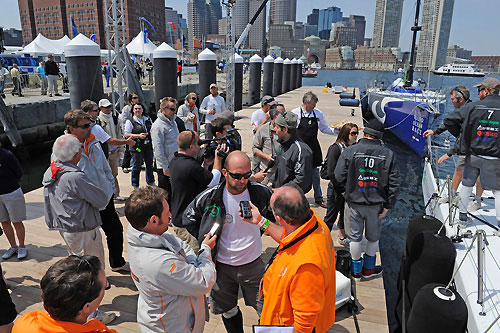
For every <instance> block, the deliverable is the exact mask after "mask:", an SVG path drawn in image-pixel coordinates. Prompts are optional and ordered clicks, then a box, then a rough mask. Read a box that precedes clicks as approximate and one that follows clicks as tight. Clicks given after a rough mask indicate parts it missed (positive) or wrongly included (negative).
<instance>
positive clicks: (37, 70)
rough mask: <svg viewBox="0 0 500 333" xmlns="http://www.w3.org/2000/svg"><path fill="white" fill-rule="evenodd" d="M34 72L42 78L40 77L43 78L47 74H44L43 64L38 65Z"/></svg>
mask: <svg viewBox="0 0 500 333" xmlns="http://www.w3.org/2000/svg"><path fill="white" fill-rule="evenodd" d="M36 73H37V74H38V75H40V78H42V79H44V78H46V77H47V76H46V75H45V68H43V66H38V67H37V68H36Z"/></svg>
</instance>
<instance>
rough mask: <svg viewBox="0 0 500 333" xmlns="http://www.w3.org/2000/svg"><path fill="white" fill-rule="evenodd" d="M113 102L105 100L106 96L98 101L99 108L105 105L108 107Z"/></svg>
mask: <svg viewBox="0 0 500 333" xmlns="http://www.w3.org/2000/svg"><path fill="white" fill-rule="evenodd" d="M112 105H113V104H111V102H110V101H109V100H107V99H106V98H103V99H101V100H100V101H99V107H100V108H107V107H110V106H112Z"/></svg>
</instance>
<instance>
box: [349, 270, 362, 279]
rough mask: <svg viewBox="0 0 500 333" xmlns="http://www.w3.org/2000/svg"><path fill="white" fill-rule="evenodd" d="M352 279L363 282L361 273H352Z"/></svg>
mask: <svg viewBox="0 0 500 333" xmlns="http://www.w3.org/2000/svg"><path fill="white" fill-rule="evenodd" d="M351 277H352V278H353V279H354V280H355V281H361V273H354V272H352V271H351Z"/></svg>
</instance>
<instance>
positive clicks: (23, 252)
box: [17, 247, 28, 259]
mask: <svg viewBox="0 0 500 333" xmlns="http://www.w3.org/2000/svg"><path fill="white" fill-rule="evenodd" d="M27 255H28V250H26V248H25V247H20V248H18V249H17V259H24V258H26V256H27Z"/></svg>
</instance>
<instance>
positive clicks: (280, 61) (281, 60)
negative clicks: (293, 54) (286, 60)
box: [274, 57, 283, 64]
mask: <svg viewBox="0 0 500 333" xmlns="http://www.w3.org/2000/svg"><path fill="white" fill-rule="evenodd" d="M274 63H275V64H282V63H283V59H282V58H281V57H278V58H276V59H274Z"/></svg>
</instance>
